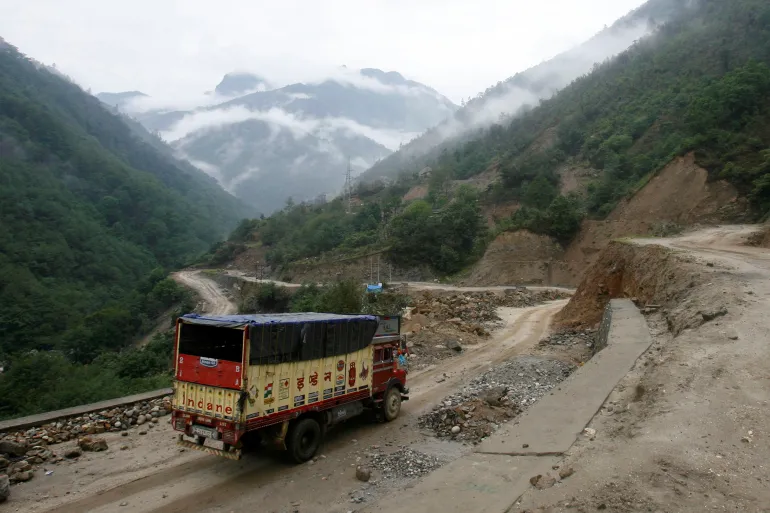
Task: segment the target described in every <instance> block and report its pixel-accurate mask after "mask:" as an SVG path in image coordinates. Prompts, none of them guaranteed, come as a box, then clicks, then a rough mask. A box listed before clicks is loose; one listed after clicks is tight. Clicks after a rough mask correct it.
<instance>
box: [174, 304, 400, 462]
mask: <svg viewBox="0 0 770 513" xmlns="http://www.w3.org/2000/svg"><path fill="white" fill-rule="evenodd" d="M400 328H401V318H400V317H399V316H389V317H385V316H372V315H337V314H324V313H292V314H257V315H227V316H201V315H196V314H188V315H184V316H182V317H180V318H179V319H178V321H177V324H176V339H175V340H176V343H175V351H174V361H175V379H174V394H173V400H172V405H173V411H172V418H171V421H172V425H173V428H174V429H175V430H176V431H178V432H179V440H178V444H179V445H182V446H184V447H188V448H193V449H198V450H201V451H204V452H208V453H210V454H216V455H219V456H224V457H226V458H230V459H240V458H241V455H242V454H243V451H244V450H247V449H251V448H255V447H261V446H263V445H270V446H273V447H278V448H280V449H284V450H287V451H288V454H289V455H290V457H291V458H292V459H293V460H294V461H296V462H298V463H302V462H305V461H307V460H309V459H311V458H312V457H313V456H314V455H315V453H316V452H317V450H318V448H319V446H320V444H321V441H322V440H323V437H324V435H325V433H326V431H327V429H328V428H330V427H331V426H333V425H335V424H338V423H340V422H343V421H345V420H347V419H349V418H351V417H354V416H356V415H359V414H361V413H364V412H365V411H373V412H374V413H375V414H376V416H377V418H379V419H382V420H385V421H392V420H394V419H395V418H396V417H397V416H398V414H399V411H400V409H401V402H402V401H404V400H408V399H409V396H408V392H409V390H408V388H407V385H406V376H407V369H406V367H405V365H403V362H404V359H403V358H399V357H398V355H399V354H401V353H403V352H405V351H406V348H405V346H404V345H403V343H402V341H401V336H400ZM207 442H208V443H207ZM213 445H218V446H219V447H215V446H213Z"/></svg>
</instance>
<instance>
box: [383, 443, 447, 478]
mask: <svg viewBox="0 0 770 513" xmlns="http://www.w3.org/2000/svg"><path fill="white" fill-rule="evenodd" d="M369 457H370V460H371V465H372V467H373V468H376V469H377V470H379V471H380V472H381V473H382V475H383V477H385V478H386V479H387V478H405V477H406V478H415V477H420V476H424V475H425V474H428V473H430V472H433V471H434V470H436V469H437V468H439V467H440V466H442V465H443V464H444V463H445V462H444V461H442V460H440V459H438V458H436V457H435V456H429V455H427V454H423V453H421V452H418V451H415V450H414V449H410V448H409V447H405V446H404V447H401V448H399V449H398V450H397V451H395V452H392V453H384V452H382V451H381V450H375V452H373V453H371V454H370V455H369Z"/></svg>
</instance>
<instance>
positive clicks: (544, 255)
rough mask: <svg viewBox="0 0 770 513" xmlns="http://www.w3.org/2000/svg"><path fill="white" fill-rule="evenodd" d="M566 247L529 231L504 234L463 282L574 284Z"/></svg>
mask: <svg viewBox="0 0 770 513" xmlns="http://www.w3.org/2000/svg"><path fill="white" fill-rule="evenodd" d="M563 258H564V249H563V248H562V247H561V246H560V245H559V243H557V242H556V241H554V240H553V239H552V238H551V237H548V236H545V235H536V234H534V233H531V232H529V231H527V230H519V231H516V232H504V233H501V234H500V235H499V236H498V237H497V238H495V240H493V241H492V242H491V243H490V245H489V247H488V248H487V251H486V253H485V254H484V257H483V258H482V259H481V260H480V261H479V262H478V263H477V264H476V265H474V266H473V268H472V269H471V273H470V275H469V276H468V277H467V278H466V279H464V280H463V281H462V284H463V285H468V286H474V287H486V286H494V285H522V284H526V285H542V284H548V285H557V284H571V283H573V282H574V281H575V276H573V275H571V274H569V269H568V266H567V264H566V262H564V261H563Z"/></svg>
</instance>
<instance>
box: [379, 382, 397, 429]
mask: <svg viewBox="0 0 770 513" xmlns="http://www.w3.org/2000/svg"><path fill="white" fill-rule="evenodd" d="M400 412H401V391H400V390H399V389H398V388H396V387H390V388H389V389H388V391H387V392H385V399H384V400H383V401H382V413H383V415H384V416H385V420H386V421H387V422H391V421H393V420H396V418H397V417H398V414H399V413H400Z"/></svg>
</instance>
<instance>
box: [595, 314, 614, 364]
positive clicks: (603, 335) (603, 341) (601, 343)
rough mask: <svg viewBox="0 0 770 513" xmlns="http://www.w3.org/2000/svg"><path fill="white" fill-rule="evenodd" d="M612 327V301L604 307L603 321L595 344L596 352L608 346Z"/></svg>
mask: <svg viewBox="0 0 770 513" xmlns="http://www.w3.org/2000/svg"><path fill="white" fill-rule="evenodd" d="M611 327H612V301H610V302H609V303H607V306H605V307H604V315H603V316H602V323H601V324H600V325H599V332H598V333H597V334H596V343H595V344H594V354H596V353H598V352H599V351H601V350H602V349H604V348H605V347H607V341H608V340H609V337H610V328H611Z"/></svg>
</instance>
